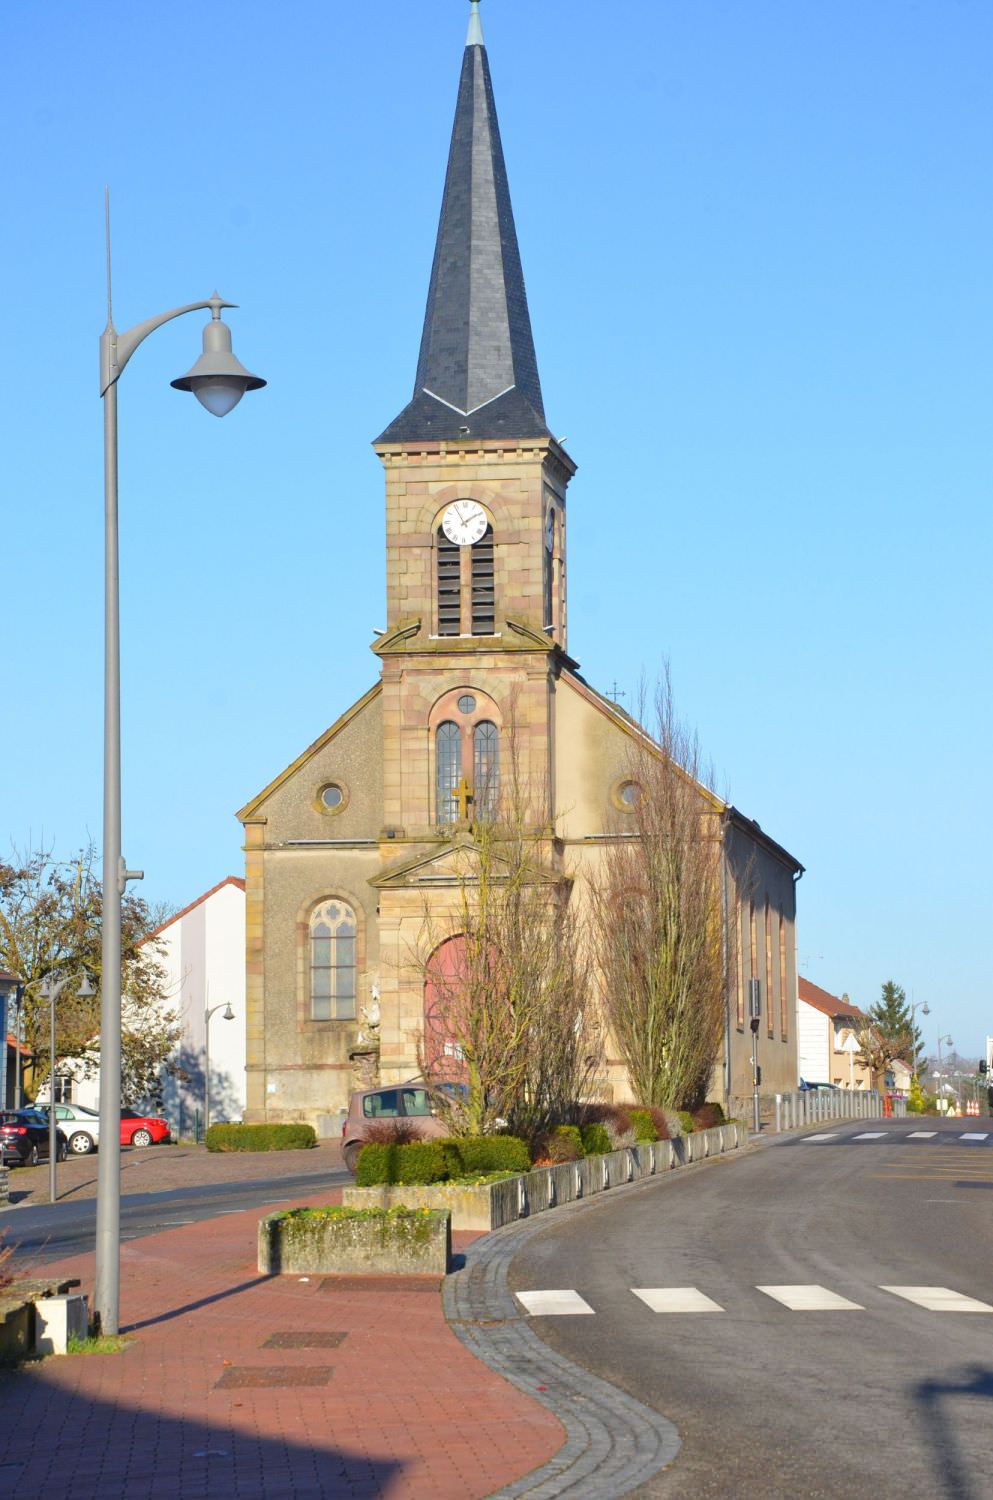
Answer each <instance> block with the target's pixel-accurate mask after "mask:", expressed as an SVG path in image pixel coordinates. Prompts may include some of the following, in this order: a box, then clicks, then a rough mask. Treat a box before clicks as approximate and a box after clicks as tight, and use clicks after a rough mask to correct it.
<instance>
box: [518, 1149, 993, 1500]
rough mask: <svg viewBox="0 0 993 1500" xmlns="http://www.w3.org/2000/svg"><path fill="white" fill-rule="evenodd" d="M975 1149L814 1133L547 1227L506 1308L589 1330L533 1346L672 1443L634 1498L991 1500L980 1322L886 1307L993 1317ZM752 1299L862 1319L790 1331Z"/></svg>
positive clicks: (990, 1161) (557, 1330)
mask: <svg viewBox="0 0 993 1500" xmlns="http://www.w3.org/2000/svg"><path fill="white" fill-rule="evenodd" d="M884 1126H885V1127H886V1133H885V1134H884V1135H882V1136H881V1137H879V1138H877V1139H862V1140H859V1139H856V1137H858V1136H861V1135H865V1134H867V1133H868V1132H874V1131H876V1130H879V1131H882V1130H883V1129H884ZM931 1128H933V1129H934V1130H935V1131H936V1134H935V1135H934V1136H933V1137H931V1138H920V1139H910V1137H911V1134H912V1132H914V1131H920V1130H925V1129H931ZM984 1130H990V1131H993V1122H991V1121H989V1120H988V1119H979V1120H971V1121H970V1120H960V1121H955V1122H949V1123H948V1124H947V1125H943V1126H941V1127H940V1128H939V1122H937V1121H933V1120H927V1119H925V1120H922V1121H917V1122H915V1121H885V1122H882V1123H881V1124H879V1125H878V1126H877V1125H871V1124H859V1125H854V1124H852V1125H849V1124H844V1125H838V1126H835V1127H832V1126H831V1125H827V1124H826V1125H824V1126H823V1127H822V1133H823V1134H824V1135H830V1136H832V1137H833V1139H828V1140H820V1141H817V1140H811V1139H809V1138H805V1137H800V1136H792V1137H780V1138H778V1139H776V1138H774V1139H773V1140H770V1141H769V1142H768V1143H763V1144H762V1145H761V1146H760V1147H759V1149H758V1150H757V1151H755V1152H754V1153H752V1154H749V1155H748V1156H746V1157H745V1158H743V1159H739V1160H735V1159H734V1158H733V1157H732V1158H721V1159H717V1160H715V1162H713V1163H712V1164H711V1163H708V1164H705V1165H703V1166H702V1167H700V1168H691V1169H688V1170H686V1171H682V1172H679V1173H674V1174H673V1175H672V1176H671V1177H667V1178H665V1179H662V1180H661V1181H658V1182H656V1181H652V1182H649V1183H647V1184H645V1185H644V1186H639V1187H637V1188H628V1189H625V1190H624V1192H623V1193H620V1194H618V1195H617V1197H616V1198H615V1197H614V1195H613V1194H608V1195H606V1197H605V1198H604V1200H603V1202H602V1203H601V1202H597V1203H596V1204H591V1205H590V1207H589V1209H588V1210H587V1211H586V1212H585V1213H582V1214H577V1215H574V1216H570V1217H569V1218H568V1219H563V1220H561V1221H560V1222H559V1223H558V1225H556V1223H555V1216H554V1215H550V1216H549V1228H548V1230H547V1232H546V1233H544V1234H542V1235H540V1236H539V1237H538V1238H537V1239H536V1240H534V1241H533V1242H532V1243H531V1244H529V1245H528V1247H527V1248H526V1249H525V1250H523V1251H522V1252H521V1254H519V1255H518V1256H517V1258H516V1259H515V1260H514V1262H513V1265H512V1267H511V1273H510V1280H511V1286H512V1287H513V1288H514V1290H515V1291H517V1292H520V1291H528V1290H530V1291H535V1290H543V1289H554V1290H572V1291H574V1292H576V1293H578V1294H579V1295H580V1297H582V1298H583V1299H584V1301H585V1303H586V1304H587V1305H588V1306H589V1307H590V1308H591V1309H592V1315H591V1314H589V1313H581V1314H575V1313H574V1314H566V1315H564V1316H550V1315H539V1316H535V1317H533V1319H532V1326H533V1327H534V1329H535V1331H536V1332H537V1333H538V1334H539V1336H540V1337H541V1338H543V1339H544V1340H545V1341H546V1342H547V1343H549V1344H550V1345H551V1346H552V1347H553V1348H555V1349H556V1350H558V1351H560V1352H561V1353H562V1354H564V1355H566V1356H567V1357H569V1358H570V1359H572V1360H574V1361H575V1362H576V1363H578V1364H580V1365H583V1366H585V1367H586V1368H587V1369H590V1370H592V1371H594V1372H595V1373H596V1374H598V1375H601V1376H603V1377H604V1378H605V1379H607V1380H610V1381H612V1382H613V1383H614V1384H616V1385H619V1386H621V1387H622V1388H623V1389H624V1390H626V1391H628V1392H630V1393H631V1394H632V1395H635V1396H637V1397H639V1398H640V1399H641V1400H642V1401H644V1402H646V1403H647V1404H648V1405H650V1406H653V1407H654V1408H655V1409H656V1410H658V1411H660V1412H662V1413H663V1414H664V1415H665V1416H667V1417H669V1418H670V1420H672V1421H673V1422H675V1424H676V1426H677V1427H678V1429H679V1433H680V1437H681V1439H682V1448H681V1451H680V1453H679V1455H678V1457H677V1459H676V1461H675V1463H674V1464H673V1465H672V1466H671V1468H670V1469H668V1470H667V1471H665V1472H664V1473H662V1474H660V1475H658V1476H657V1477H656V1478H655V1479H654V1480H652V1481H651V1482H650V1483H649V1484H648V1485H647V1486H645V1487H643V1488H642V1489H640V1490H639V1491H638V1495H639V1496H640V1497H644V1500H648V1497H652V1500H705V1497H721V1500H739V1497H740V1500H753V1497H755V1500H787V1497H788V1500H797V1497H810V1500H822V1497H823V1500H838V1497H846V1500H847V1497H854V1496H858V1497H861V1496H866V1497H872V1500H890V1497H892V1500H917V1497H921V1500H924V1497H926V1500H936V1497H937V1500H981V1497H986V1496H989V1495H991V1494H993V1312H980V1311H965V1310H959V1311H951V1310H942V1311H930V1310H926V1309H925V1308H923V1307H921V1306H918V1305H916V1304H915V1303H913V1302H911V1301H908V1300H905V1299H904V1298H903V1297H900V1296H897V1295H896V1294H894V1293H893V1292H891V1291H884V1290H882V1288H884V1287H892V1286H900V1287H903V1288H947V1289H949V1290H950V1291H952V1292H954V1293H959V1294H964V1295H965V1296H967V1297H970V1298H973V1299H978V1300H980V1301H981V1302H984V1303H986V1304H993V1259H991V1248H993V1235H991V1230H993V1135H991V1136H989V1137H987V1139H986V1140H985V1141H962V1140H961V1136H962V1135H963V1134H964V1133H967V1132H983V1131H984ZM760 1287H776V1288H777V1289H779V1295H780V1296H781V1297H782V1296H785V1297H786V1298H787V1299H789V1300H793V1301H795V1300H796V1298H797V1297H798V1296H801V1297H805V1298H809V1297H811V1296H814V1297H820V1295H821V1294H820V1293H818V1292H814V1293H812V1292H810V1291H803V1292H798V1291H797V1289H798V1288H811V1287H819V1288H823V1289H824V1290H825V1291H826V1292H828V1293H832V1294H834V1295H835V1296H836V1297H840V1298H843V1299H845V1300H846V1301H848V1302H851V1303H855V1304H857V1306H856V1307H846V1306H836V1307H833V1308H831V1309H829V1310H793V1309H791V1308H790V1307H788V1306H786V1305H784V1303H783V1302H782V1301H780V1300H777V1299H776V1298H774V1297H773V1296H770V1295H769V1294H768V1293H766V1292H763V1291H761V1290H759V1288H760ZM633 1288H638V1289H640V1290H643V1291H644V1290H646V1289H654V1290H655V1291H661V1292H662V1293H663V1298H664V1299H665V1298H668V1297H670V1296H671V1295H672V1289H685V1288H692V1289H694V1290H695V1292H696V1293H702V1294H703V1295H704V1296H705V1297H706V1298H709V1299H710V1300H711V1302H712V1303H714V1304H716V1308H714V1309H713V1310H708V1311H676V1312H673V1311H653V1310H652V1309H651V1307H650V1306H649V1305H646V1302H645V1301H644V1300H643V1299H641V1298H639V1297H638V1296H636V1295H635V1293H634V1291H633V1290H632V1289H633ZM786 1289H790V1290H786ZM680 1295H683V1294H682V1293H681V1294H680ZM655 1300H656V1301H658V1300H659V1299H658V1298H656V1299H655ZM694 1300H698V1299H694ZM960 1305H961V1304H960ZM718 1309H720V1310H718Z"/></svg>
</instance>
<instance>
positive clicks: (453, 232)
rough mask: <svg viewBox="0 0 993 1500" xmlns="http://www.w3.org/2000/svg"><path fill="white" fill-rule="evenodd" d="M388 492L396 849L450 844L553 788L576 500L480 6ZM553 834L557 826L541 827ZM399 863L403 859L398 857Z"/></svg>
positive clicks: (387, 708)
mask: <svg viewBox="0 0 993 1500" xmlns="http://www.w3.org/2000/svg"><path fill="white" fill-rule="evenodd" d="M374 447H375V451H376V453H377V454H378V455H379V458H380V460H381V461H382V464H383V467H384V469H385V475H386V556H387V628H386V631H385V632H384V634H383V636H382V637H381V638H380V640H379V641H378V642H377V643H376V645H375V646H374V647H373V649H374V650H375V651H376V653H377V654H378V655H379V657H380V659H381V662H382V680H383V721H384V740H385V743H384V778H385V782H384V829H383V836H384V839H385V840H390V841H392V842H393V845H394V849H395V841H397V840H400V841H404V842H411V841H413V842H418V843H420V842H422V841H425V840H437V839H438V838H439V837H445V836H446V835H449V834H450V833H451V831H452V829H453V828H454V829H457V828H458V827H459V825H460V824H466V823H468V822H470V821H471V819H472V816H473V814H472V813H471V812H469V811H468V809H469V808H472V809H474V810H475V814H478V813H479V812H480V811H481V810H482V809H484V808H489V809H490V810H493V809H495V807H496V806H497V804H498V801H499V795H500V794H499V769H498V768H499V765H500V763H501V760H502V761H503V762H504V764H506V758H507V755H508V754H509V745H510V743H511V741H512V742H513V745H514V753H515V755H516V756H517V757H518V767H517V769H518V772H519V773H520V774H523V775H524V776H525V777H526V778H527V780H528V782H529V784H530V785H531V786H533V787H538V786H541V787H542V788H543V789H545V790H544V791H543V793H542V795H543V797H544V798H545V799H546V801H547V803H548V806H549V808H550V807H551V805H553V804H552V801H551V799H552V798H553V796H554V789H553V788H552V774H553V760H552V744H551V741H552V731H551V724H552V712H551V700H552V695H553V693H554V683H555V677H556V675H557V671H558V668H559V666H560V665H561V663H562V662H563V661H565V662H568V658H567V656H566V654H565V652H566V625H567V618H566V563H565V559H566V488H567V486H568V483H569V480H570V478H571V477H572V475H573V474H574V473H575V465H574V464H573V462H572V460H571V459H570V458H569V456H568V454H567V453H566V452H565V450H564V449H563V448H562V447H561V445H560V444H559V443H558V442H556V440H555V439H554V437H553V436H552V434H551V432H550V430H549V428H548V426H547V423H546V421H545V413H544V403H543V400H542V393H541V382H540V379H539V376H538V363H537V359H536V357H535V349H534V338H533V335H532V331H531V319H530V316H529V313H528V304H527V295H526V292H525V289H524V273H523V270H522V266H521V257H520V251H519V249H518V243H517V231H516V227H515V224H514V215H513V210H512V208H511V202H510V189H509V185H508V180H507V169H506V165H505V162H504V156H503V147H502V145H501V141H500V129H499V125H498V122H497V114H496V106H495V102H494V96H493V85H492V81H491V77H490V67H489V61H488V58H487V53H486V47H485V44H484V41H483V32H482V25H481V21H480V16H479V0H471V15H470V22H469V35H468V38H467V41H466V48H465V53H464V56H463V60H462V73H461V78H460V81H459V92H458V101H457V104H456V109H455V124H454V128H453V131H452V143H451V149H450V152H449V158H448V170H447V175H446V180H445V190H444V197H443V201H442V208H441V218H440V222H439V226H438V238H437V244H436V248H435V254H434V263H433V266H432V270H431V280H430V284H429V289H428V298H427V308H426V311H425V316H424V329H423V333H422V336H421V346H420V354H419V357H418V362H417V375H416V379H415V383H414V393H413V396H412V398H411V400H410V401H409V403H408V404H407V405H406V406H405V407H404V409H403V411H402V412H401V413H400V415H399V416H398V417H396V418H395V420H394V421H393V422H391V423H390V425H389V426H388V427H387V428H386V430H385V432H383V434H382V435H381V436H380V437H379V438H378V439H377V440H376V442H375V444H374ZM541 821H544V819H542V820H541ZM394 857H395V855H394Z"/></svg>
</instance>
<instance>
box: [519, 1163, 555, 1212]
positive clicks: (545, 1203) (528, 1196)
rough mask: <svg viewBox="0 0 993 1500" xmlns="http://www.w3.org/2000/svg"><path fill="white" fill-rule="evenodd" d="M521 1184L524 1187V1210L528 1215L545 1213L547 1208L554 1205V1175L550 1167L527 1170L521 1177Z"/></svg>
mask: <svg viewBox="0 0 993 1500" xmlns="http://www.w3.org/2000/svg"><path fill="white" fill-rule="evenodd" d="M521 1185H522V1187H523V1188H524V1198H525V1208H524V1212H525V1213H526V1214H527V1215H528V1216H530V1215H531V1214H540V1213H544V1211H545V1209H546V1208H551V1207H552V1206H553V1197H552V1193H553V1187H552V1177H551V1173H550V1171H549V1169H548V1167H538V1168H537V1169H536V1170H535V1171H533V1172H526V1173H525V1175H524V1176H523V1177H522V1178H521Z"/></svg>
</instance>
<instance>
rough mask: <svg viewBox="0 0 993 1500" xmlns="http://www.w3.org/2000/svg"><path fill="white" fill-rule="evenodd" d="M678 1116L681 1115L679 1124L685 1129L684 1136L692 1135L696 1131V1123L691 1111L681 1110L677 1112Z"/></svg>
mask: <svg viewBox="0 0 993 1500" xmlns="http://www.w3.org/2000/svg"><path fill="white" fill-rule="evenodd" d="M677 1114H678V1115H679V1123H680V1125H681V1126H682V1127H683V1134H684V1135H692V1134H693V1132H694V1130H695V1129H696V1121H695V1120H694V1119H693V1116H692V1115H691V1114H690V1112H689V1110H688V1109H680V1110H677Z"/></svg>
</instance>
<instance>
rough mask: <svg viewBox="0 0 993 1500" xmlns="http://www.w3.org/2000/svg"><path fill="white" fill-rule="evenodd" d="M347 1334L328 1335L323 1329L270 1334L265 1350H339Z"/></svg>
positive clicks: (264, 1345)
mask: <svg viewBox="0 0 993 1500" xmlns="http://www.w3.org/2000/svg"><path fill="white" fill-rule="evenodd" d="M347 1337H348V1335H347V1333H328V1332H326V1331H325V1330H323V1329H319V1328H313V1329H307V1328H305V1329H303V1330H300V1329H297V1330H295V1331H291V1332H289V1333H270V1335H269V1337H268V1338H267V1339H266V1341H265V1343H264V1344H263V1345H262V1347H263V1349H337V1348H338V1347H339V1346H340V1345H341V1344H342V1343H344V1341H345V1339H346V1338H347Z"/></svg>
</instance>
